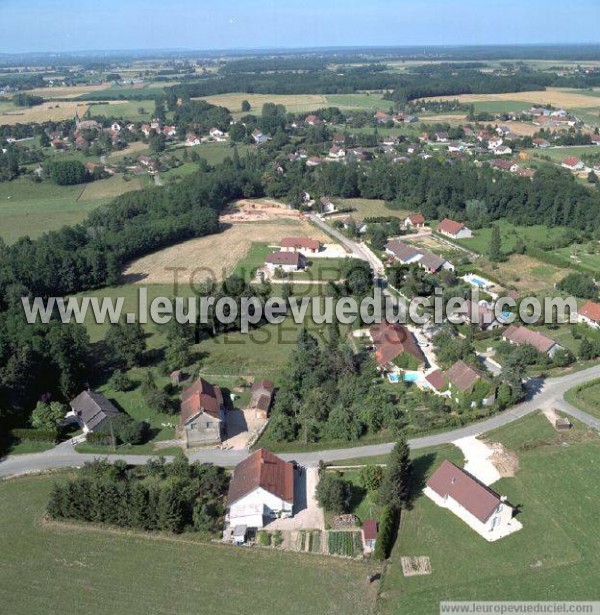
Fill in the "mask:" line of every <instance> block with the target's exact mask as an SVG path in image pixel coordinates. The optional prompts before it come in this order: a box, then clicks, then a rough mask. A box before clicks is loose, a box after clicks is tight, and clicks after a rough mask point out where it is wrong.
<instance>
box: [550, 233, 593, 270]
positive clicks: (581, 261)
mask: <svg viewBox="0 0 600 615" xmlns="http://www.w3.org/2000/svg"><path fill="white" fill-rule="evenodd" d="M554 252H555V253H556V254H560V255H561V256H564V257H565V259H567V262H573V263H575V264H578V265H582V266H583V267H585V268H587V269H589V270H590V271H592V272H594V273H595V272H596V271H598V270H599V269H600V243H598V242H597V241H590V242H588V243H586V244H573V245H571V246H568V247H567V248H557V249H556V250H554Z"/></svg>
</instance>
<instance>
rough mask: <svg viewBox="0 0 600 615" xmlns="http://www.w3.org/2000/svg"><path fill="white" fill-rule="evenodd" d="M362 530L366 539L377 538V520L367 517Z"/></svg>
mask: <svg viewBox="0 0 600 615" xmlns="http://www.w3.org/2000/svg"><path fill="white" fill-rule="evenodd" d="M362 530H363V536H364V538H365V540H377V521H375V519H367V520H366V521H365V522H364V523H363V527H362Z"/></svg>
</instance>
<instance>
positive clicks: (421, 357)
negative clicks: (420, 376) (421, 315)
mask: <svg viewBox="0 0 600 615" xmlns="http://www.w3.org/2000/svg"><path fill="white" fill-rule="evenodd" d="M369 336H370V338H371V340H372V341H373V344H374V345H375V348H376V350H375V359H376V361H377V365H378V366H379V368H380V369H382V370H383V371H387V372H391V373H399V372H400V370H406V371H408V372H416V371H419V370H422V369H423V368H424V367H425V366H426V365H427V359H426V358H425V354H424V353H423V350H421V348H420V346H419V344H418V343H417V340H416V338H415V336H414V335H413V334H412V333H411V332H410V331H409V329H408V327H406V326H405V325H400V324H396V323H388V322H383V323H380V324H376V325H373V326H372V327H371V328H370V329H369Z"/></svg>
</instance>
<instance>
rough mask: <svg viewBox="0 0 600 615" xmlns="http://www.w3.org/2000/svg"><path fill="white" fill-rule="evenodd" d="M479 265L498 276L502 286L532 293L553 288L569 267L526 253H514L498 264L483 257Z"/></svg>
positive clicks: (490, 273)
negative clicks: (546, 261)
mask: <svg viewBox="0 0 600 615" xmlns="http://www.w3.org/2000/svg"><path fill="white" fill-rule="evenodd" d="M477 266H478V267H480V268H481V269H482V270H483V271H485V272H487V273H489V275H492V276H494V277H495V278H498V279H499V280H500V282H501V283H502V286H504V287H514V288H516V289H517V290H518V291H519V292H524V291H528V292H530V293H531V292H533V293H537V292H542V291H549V290H552V289H553V288H554V284H556V282H559V281H560V280H562V279H563V278H564V277H565V276H566V275H567V273H568V270H567V269H562V268H560V267H556V266H555V265H550V264H548V263H543V262H542V261H539V260H537V259H536V258H532V257H531V256H527V255H526V254H513V255H512V256H510V257H509V258H508V259H507V260H506V261H504V262H502V263H498V264H496V265H494V264H492V263H490V262H489V261H488V260H487V259H481V260H479V261H477Z"/></svg>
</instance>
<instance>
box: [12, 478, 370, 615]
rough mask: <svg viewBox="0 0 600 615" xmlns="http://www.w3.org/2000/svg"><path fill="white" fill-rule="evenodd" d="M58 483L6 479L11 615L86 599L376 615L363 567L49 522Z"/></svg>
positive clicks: (97, 603) (53, 610)
mask: <svg viewBox="0 0 600 615" xmlns="http://www.w3.org/2000/svg"><path fill="white" fill-rule="evenodd" d="M54 480H56V478H55V477H51V476H44V477H30V478H23V479H18V480H11V481H2V482H0V519H1V520H2V528H3V529H0V550H1V552H2V553H3V557H2V562H1V563H0V603H1V604H2V610H3V612H6V613H11V615H21V614H22V615H25V614H27V615H29V614H30V613H46V614H47V615H58V614H61V613H76V612H79V611H81V605H82V603H83V602H85V604H86V607H85V610H86V612H87V613H89V614H90V615H95V614H104V613H107V612H110V613H115V614H116V615H126V614H127V615H128V614H130V613H152V614H153V615H162V614H167V613H195V612H199V611H201V612H203V613H217V612H218V613H223V614H233V613H272V612H286V613H290V614H303V615H304V614H306V615H321V614H322V613H329V614H340V615H341V614H344V613H348V612H352V613H356V614H357V615H363V614H367V613H370V612H372V609H373V600H374V596H373V593H372V592H370V591H369V587H368V584H367V575H368V574H369V573H370V572H372V571H373V566H369V565H368V564H365V563H361V562H356V561H347V560H341V559H334V558H325V557H319V556H307V555H302V554H295V553H286V552H281V551H274V550H273V551H271V550H266V549H242V548H235V547H226V546H221V545H215V544H210V543H202V542H198V538H197V537H195V536H194V535H192V534H187V535H186V534H184V535H182V536H178V537H171V536H163V535H150V534H147V535H143V534H138V533H134V532H119V531H109V530H103V529H94V528H91V527H89V528H88V527H82V526H77V525H75V526H66V525H55V524H51V525H49V524H46V523H44V522H43V521H42V515H43V512H44V509H45V505H46V501H47V498H48V493H49V491H50V488H51V485H52V484H53V482H54ZM274 579H276V583H274ZM309 598H310V599H309ZM199 605H200V606H199Z"/></svg>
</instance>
